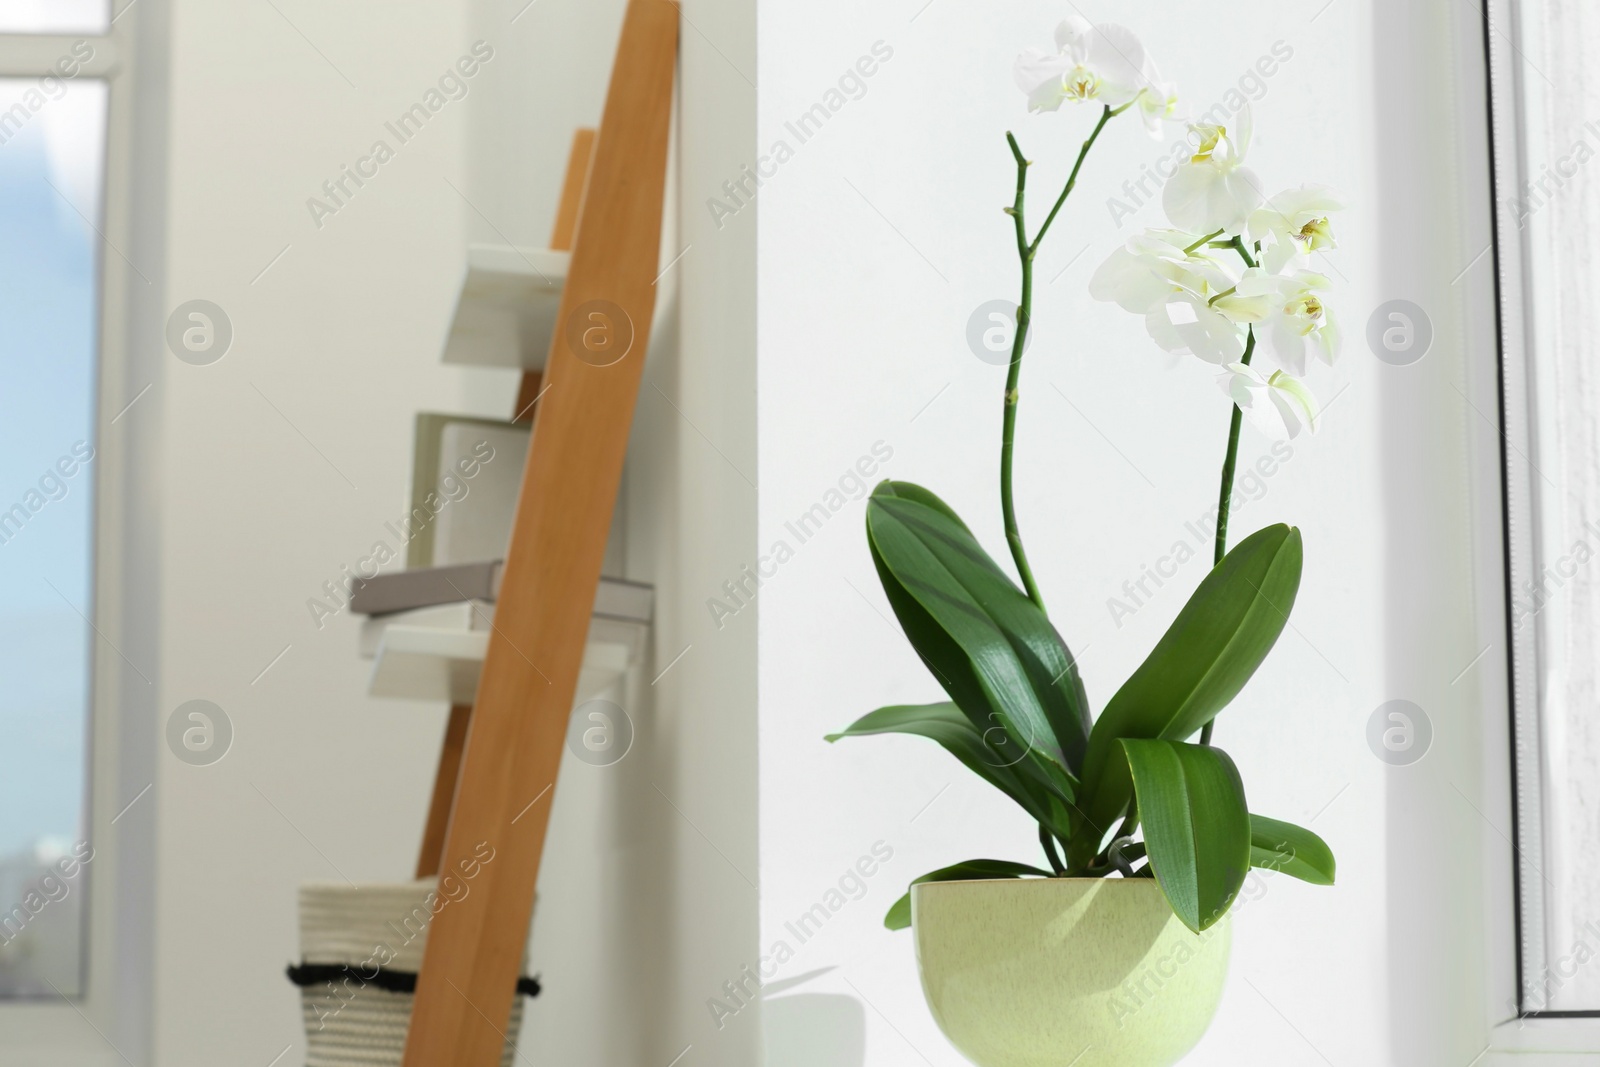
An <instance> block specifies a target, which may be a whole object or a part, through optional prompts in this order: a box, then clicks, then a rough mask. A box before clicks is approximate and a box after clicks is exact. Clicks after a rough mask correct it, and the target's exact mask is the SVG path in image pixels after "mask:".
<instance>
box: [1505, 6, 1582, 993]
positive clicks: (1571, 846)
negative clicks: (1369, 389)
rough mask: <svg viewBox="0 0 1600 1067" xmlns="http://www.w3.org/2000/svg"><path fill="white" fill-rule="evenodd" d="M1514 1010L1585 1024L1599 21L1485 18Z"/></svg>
mask: <svg viewBox="0 0 1600 1067" xmlns="http://www.w3.org/2000/svg"><path fill="white" fill-rule="evenodd" d="M1489 16H1490V32H1489V42H1490V53H1491V59H1490V77H1491V83H1492V88H1493V129H1494V134H1495V189H1496V201H1497V203H1496V218H1497V230H1498V240H1497V256H1498V259H1499V268H1500V287H1501V299H1502V314H1501V349H1502V378H1503V397H1504V407H1503V412H1504V414H1503V419H1504V431H1505V442H1506V445H1505V449H1504V454H1505V488H1506V507H1507V511H1508V515H1507V524H1506V529H1507V534H1508V537H1507V554H1508V570H1509V576H1508V588H1507V591H1508V611H1509V616H1510V618H1509V629H1510V643H1511V648H1512V666H1513V672H1512V673H1513V689H1514V693H1513V708H1514V719H1515V722H1514V752H1515V757H1514V763H1515V780H1514V786H1515V796H1516V813H1517V853H1518V868H1519V869H1518V872H1517V874H1518V877H1517V939H1518V957H1519V971H1520V973H1519V980H1518V985H1517V988H1518V997H1519V1001H1520V1003H1519V1005H1518V1009H1519V1012H1520V1014H1522V1015H1524V1016H1551V1015H1554V1016H1564V1015H1587V1014H1595V1015H1600V358H1597V354H1596V340H1595V339H1596V338H1597V337H1600V301H1597V300H1596V299H1595V289H1594V278H1595V276H1596V269H1597V267H1600V122H1597V121H1595V120H1596V118H1600V109H1597V107H1596V104H1597V103H1600V91H1597V89H1596V87H1595V86H1594V84H1593V83H1592V82H1591V80H1590V79H1589V77H1588V71H1589V70H1590V69H1591V67H1592V64H1593V57H1594V56H1596V55H1600V12H1597V11H1596V10H1594V5H1593V4H1592V3H1586V2H1583V0H1495V2H1493V3H1491V5H1490V12H1489Z"/></svg>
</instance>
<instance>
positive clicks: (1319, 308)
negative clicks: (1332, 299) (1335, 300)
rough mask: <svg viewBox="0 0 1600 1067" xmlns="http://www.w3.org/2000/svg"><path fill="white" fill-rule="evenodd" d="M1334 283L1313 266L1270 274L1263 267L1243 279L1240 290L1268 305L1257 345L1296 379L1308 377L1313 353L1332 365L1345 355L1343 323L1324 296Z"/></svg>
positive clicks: (1247, 272) (1259, 328) (1257, 336)
mask: <svg viewBox="0 0 1600 1067" xmlns="http://www.w3.org/2000/svg"><path fill="white" fill-rule="evenodd" d="M1331 287H1332V283H1331V282H1330V281H1329V280H1328V279H1327V278H1326V277H1325V276H1324V275H1321V274H1317V273H1315V272H1313V271H1309V270H1300V271H1295V272H1294V273H1292V274H1268V273H1267V272H1266V271H1265V270H1264V269H1258V270H1254V271H1245V273H1244V275H1243V276H1241V278H1240V281H1239V289H1238V294H1237V295H1241V296H1245V297H1249V298H1252V299H1260V300H1262V301H1263V302H1264V303H1265V305H1266V308H1267V312H1266V315H1265V316H1264V317H1263V318H1262V320H1261V322H1260V324H1259V325H1258V326H1257V327H1256V342H1257V344H1258V345H1259V346H1260V347H1261V348H1262V349H1264V350H1265V351H1266V353H1267V354H1268V355H1269V356H1271V357H1272V359H1273V361H1274V362H1276V363H1277V364H1278V366H1280V367H1282V368H1283V369H1284V370H1286V371H1288V372H1289V373H1290V374H1292V375H1294V376H1295V377H1296V378H1300V377H1304V376H1305V373H1306V354H1307V353H1308V352H1309V353H1312V354H1314V355H1315V356H1316V357H1317V358H1318V359H1320V360H1321V361H1322V362H1324V363H1326V364H1328V365H1329V366H1332V365H1333V361H1334V359H1335V358H1337V357H1338V355H1339V346H1340V343H1341V342H1342V340H1343V338H1342V335H1341V334H1340V332H1339V324H1338V322H1337V321H1336V320H1335V318H1334V316H1333V311H1332V310H1331V309H1330V308H1329V307H1328V305H1327V304H1326V303H1325V302H1324V301H1323V297H1322V294H1323V293H1324V292H1326V291H1327V290H1328V289H1329V288H1331Z"/></svg>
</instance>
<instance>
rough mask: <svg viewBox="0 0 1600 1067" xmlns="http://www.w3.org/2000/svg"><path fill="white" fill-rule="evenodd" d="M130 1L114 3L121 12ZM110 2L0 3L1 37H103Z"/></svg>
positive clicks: (50, 0)
mask: <svg viewBox="0 0 1600 1067" xmlns="http://www.w3.org/2000/svg"><path fill="white" fill-rule="evenodd" d="M129 2H130V0H117V9H118V11H120V10H121V9H122V7H123V6H124V5H126V4H127V3H129ZM110 9H111V3H110V2H109V0H0V33H105V32H106V31H107V30H108V29H109V28H110V25H111V13H110Z"/></svg>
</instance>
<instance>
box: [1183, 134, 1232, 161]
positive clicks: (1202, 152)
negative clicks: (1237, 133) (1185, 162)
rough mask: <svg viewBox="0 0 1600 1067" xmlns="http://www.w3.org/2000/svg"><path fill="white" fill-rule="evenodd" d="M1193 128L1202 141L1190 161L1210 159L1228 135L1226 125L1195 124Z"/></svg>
mask: <svg viewBox="0 0 1600 1067" xmlns="http://www.w3.org/2000/svg"><path fill="white" fill-rule="evenodd" d="M1193 130H1194V132H1195V133H1197V134H1199V135H1200V143H1199V144H1198V145H1196V146H1195V152H1194V155H1193V156H1192V157H1190V159H1189V162H1190V163H1205V162H1207V161H1208V160H1210V159H1211V156H1212V154H1213V153H1214V152H1216V150H1217V146H1218V145H1220V144H1221V143H1222V142H1223V141H1224V140H1226V139H1227V136H1228V128H1227V127H1226V126H1195V127H1193Z"/></svg>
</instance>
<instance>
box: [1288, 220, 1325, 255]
mask: <svg viewBox="0 0 1600 1067" xmlns="http://www.w3.org/2000/svg"><path fill="white" fill-rule="evenodd" d="M1291 236H1292V237H1293V238H1294V239H1295V240H1296V241H1299V242H1300V243H1301V244H1302V245H1304V246H1305V250H1306V251H1307V252H1314V251H1316V250H1317V249H1319V248H1328V247H1331V246H1332V245H1333V227H1332V226H1329V225H1328V220H1327V219H1326V218H1321V219H1312V220H1311V221H1310V222H1308V223H1306V224H1305V225H1304V226H1302V227H1300V228H1299V229H1298V230H1296V231H1295V232H1294V233H1293V234H1292V235H1291Z"/></svg>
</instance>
